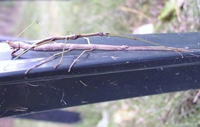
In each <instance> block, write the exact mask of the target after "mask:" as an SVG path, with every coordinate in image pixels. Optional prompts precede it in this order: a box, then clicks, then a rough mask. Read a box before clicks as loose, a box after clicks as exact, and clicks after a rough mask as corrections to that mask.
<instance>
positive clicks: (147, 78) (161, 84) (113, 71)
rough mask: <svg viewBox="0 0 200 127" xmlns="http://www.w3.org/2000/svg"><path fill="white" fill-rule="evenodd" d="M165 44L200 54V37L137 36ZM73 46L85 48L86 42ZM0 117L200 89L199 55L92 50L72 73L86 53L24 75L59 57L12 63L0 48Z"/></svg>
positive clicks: (114, 41) (38, 55)
mask: <svg viewBox="0 0 200 127" xmlns="http://www.w3.org/2000/svg"><path fill="white" fill-rule="evenodd" d="M137 37H140V38H143V39H147V40H150V41H153V42H156V43H159V44H161V45H165V46H170V47H180V48H185V47H186V48H195V49H200V46H199V43H200V42H199V39H200V34H199V33H185V34H152V35H140V36H139V35H137ZM90 41H91V43H96V44H109V45H132V46H134V45H138V46H139V45H140V46H141V45H144V46H145V45H146V46H147V45H151V44H147V43H145V42H140V41H135V40H130V39H124V38H116V37H92V38H90ZM68 43H86V42H85V40H84V39H78V40H76V41H69V42H68ZM0 47H1V49H2V50H1V51H0V65H1V67H0V116H1V117H5V116H13V115H18V114H27V113H33V112H39V111H44V110H51V109H58V108H64V107H71V106H76V105H83V104H91V103H97V102H105V101H110V100H119V99H125V98H132V97H139V96H145V95H153V94H160V93H167V92H173V91H181V90H188V89H197V88H200V85H199V84H200V78H199V77H200V71H199V70H200V66H199V64H200V58H199V57H198V56H197V55H200V52H199V51H197V50H195V52H193V53H192V54H193V55H191V54H188V53H182V55H184V58H181V55H180V54H178V53H176V52H170V51H168V52H167V51H92V52H88V53H86V54H84V55H83V56H82V57H81V58H80V59H79V61H78V62H77V63H76V64H75V65H74V66H73V68H72V70H71V72H67V70H68V68H69V66H70V65H71V63H72V62H73V60H74V59H75V58H76V57H77V56H78V55H79V54H80V53H81V51H72V52H70V53H68V54H65V56H64V59H63V62H62V65H61V66H59V67H58V68H57V69H54V68H53V66H54V65H55V64H57V63H58V62H59V60H60V58H57V59H55V60H52V61H50V62H48V63H45V64H43V65H42V66H40V67H38V68H36V69H33V70H32V71H31V72H30V73H28V74H27V75H25V74H24V72H25V71H26V70H27V69H28V68H30V67H31V66H33V65H35V64H36V63H38V62H40V61H41V60H43V59H45V58H47V57H48V56H51V55H52V54H54V52H34V51H30V52H28V53H27V54H25V55H23V56H22V57H21V58H20V59H17V60H15V61H12V63H11V64H10V65H9V66H8V67H7V68H6V70H5V71H4V67H5V65H7V63H9V62H10V61H11V60H12V57H11V56H10V52H11V51H10V49H9V47H8V46H7V45H6V44H5V43H0Z"/></svg>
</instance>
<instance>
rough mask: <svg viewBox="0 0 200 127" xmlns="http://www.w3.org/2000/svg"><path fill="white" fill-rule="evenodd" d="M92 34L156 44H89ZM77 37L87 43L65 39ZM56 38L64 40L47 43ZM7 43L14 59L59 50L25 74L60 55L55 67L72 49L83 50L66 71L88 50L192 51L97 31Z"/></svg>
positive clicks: (179, 52)
mask: <svg viewBox="0 0 200 127" xmlns="http://www.w3.org/2000/svg"><path fill="white" fill-rule="evenodd" d="M36 22H37V23H39V22H38V21H36ZM39 25H40V27H42V26H41V24H39ZM28 27H29V26H28ZM26 29H27V28H26ZM26 29H25V30H26ZM43 29H44V28H43ZM25 30H24V31H25ZM44 30H45V29H44ZM24 31H23V32H24ZM45 32H46V31H45ZM46 33H47V32H46ZM20 34H21V33H20ZM92 36H113V37H120V38H126V39H132V40H139V41H142V42H146V43H150V44H153V45H156V46H127V45H121V46H119V45H118V46H117V45H101V44H91V43H90V41H89V39H88V38H87V37H92ZM78 38H84V39H86V40H87V42H88V44H68V43H66V41H67V40H76V39H78ZM57 40H65V43H51V44H49V43H50V42H54V41H57ZM7 44H8V45H9V46H10V47H11V48H12V49H13V51H12V53H11V55H12V56H15V58H14V60H16V59H18V58H19V57H21V56H22V55H23V54H25V53H26V52H28V51H29V50H33V51H61V52H58V53H55V54H54V55H52V56H50V57H49V58H47V59H44V60H43V61H41V62H40V63H38V64H36V65H34V66H33V67H31V68H29V69H28V70H27V71H26V72H25V74H28V72H29V71H31V70H32V69H34V68H37V67H39V66H40V65H42V64H44V63H46V62H49V61H51V60H52V59H54V58H56V57H58V56H60V55H61V59H60V61H59V63H58V64H56V65H55V66H54V68H57V67H58V66H59V65H60V64H61V62H62V59H63V54H64V53H67V52H70V51H72V50H83V51H82V53H81V54H80V55H79V56H78V57H77V58H76V59H74V61H73V62H72V63H71V65H70V67H69V69H68V72H70V71H71V68H72V67H73V65H74V64H75V63H76V62H77V61H78V59H79V58H80V57H81V56H82V55H83V54H84V53H86V52H90V51H93V50H106V51H116V50H117V51H122V50H136V51H173V52H176V53H178V54H180V55H181V57H182V58H183V55H182V54H181V52H187V53H190V54H191V52H193V51H192V50H189V49H185V48H174V47H166V46H162V45H160V44H157V43H154V42H151V41H148V40H145V39H142V38H136V37H127V36H121V35H116V34H112V33H107V32H97V33H88V34H73V35H68V36H59V37H48V38H45V39H42V40H40V41H37V42H35V43H34V44H32V45H30V44H27V43H25V42H22V41H7ZM20 49H24V51H23V52H21V53H20V54H18V55H17V54H16V52H17V51H19V50H20Z"/></svg>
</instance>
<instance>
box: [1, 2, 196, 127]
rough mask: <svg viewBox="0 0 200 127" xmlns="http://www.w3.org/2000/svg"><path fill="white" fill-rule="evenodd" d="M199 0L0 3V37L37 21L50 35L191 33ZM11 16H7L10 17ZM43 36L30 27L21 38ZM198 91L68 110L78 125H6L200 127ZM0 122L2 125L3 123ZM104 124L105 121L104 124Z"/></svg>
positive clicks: (39, 124) (32, 123) (18, 122)
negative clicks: (78, 116) (77, 116)
mask: <svg viewBox="0 0 200 127" xmlns="http://www.w3.org/2000/svg"><path fill="white" fill-rule="evenodd" d="M199 6H200V5H199V3H198V0H166V1H165V0H110V1H108V0H73V1H32V2H29V1H23V2H19V1H17V2H11V1H9V2H1V4H0V19H1V21H0V28H1V31H0V35H4V36H13V37H16V36H17V35H18V34H19V33H20V32H21V31H22V30H23V29H24V28H26V27H27V26H28V25H29V24H30V23H32V22H34V21H35V20H36V19H37V20H39V21H40V22H41V23H42V24H43V26H44V27H45V28H46V29H47V31H48V33H49V34H50V35H51V36H57V35H66V34H68V31H71V32H72V33H87V32H96V31H106V32H112V33H118V34H127V33H128V34H131V33H136V34H140V33H142V34H143V33H146V32H148V33H167V32H193V31H198V30H199V28H200V26H199V22H200V19H199V13H200V12H199ZM8 15H9V16H8ZM46 36H47V35H46V34H45V33H44V32H43V31H42V29H41V28H40V27H39V25H33V26H32V27H31V28H30V29H29V30H27V31H26V32H25V33H24V34H23V35H22V36H21V38H28V39H41V38H43V37H46ZM195 94H196V91H192V90H190V91H184V92H176V93H170V94H162V95H154V96H148V97H140V98H134V99H126V100H120V101H113V102H106V103H99V104H92V105H86V106H78V107H72V108H68V109H64V110H70V111H77V112H80V113H81V115H82V119H83V120H82V121H81V122H79V123H76V124H72V125H65V124H56V123H51V122H42V121H40V122H38V121H31V120H21V119H11V121H12V124H10V125H9V126H10V127H12V126H16V127H18V126H19V127H21V126H29V127H31V126H34V127H42V126H48V127H54V126H61V127H66V126H71V127H88V126H100V124H102V125H103V126H104V127H106V126H109V127H118V126H119V127H132V126H141V127H152V126H158V127H168V126H171V127H179V126H180V127H183V126H184V127H190V126H192V127H195V126H196V127H197V126H200V115H199V113H200V111H199V107H200V106H199V101H197V103H196V104H193V103H192V100H193V98H194V96H195ZM5 121H6V119H4V120H1V121H0V124H3V123H5ZM102 121H103V122H102Z"/></svg>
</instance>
